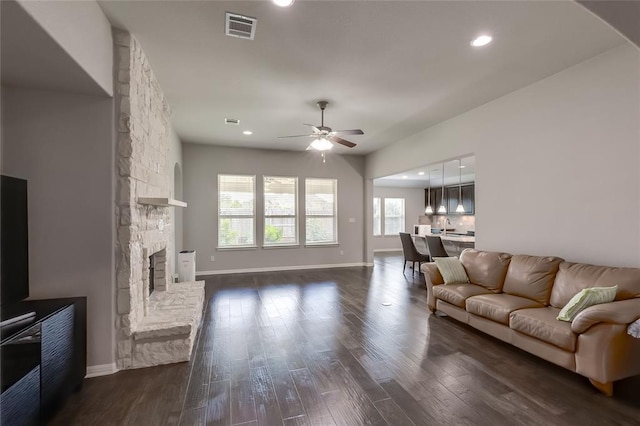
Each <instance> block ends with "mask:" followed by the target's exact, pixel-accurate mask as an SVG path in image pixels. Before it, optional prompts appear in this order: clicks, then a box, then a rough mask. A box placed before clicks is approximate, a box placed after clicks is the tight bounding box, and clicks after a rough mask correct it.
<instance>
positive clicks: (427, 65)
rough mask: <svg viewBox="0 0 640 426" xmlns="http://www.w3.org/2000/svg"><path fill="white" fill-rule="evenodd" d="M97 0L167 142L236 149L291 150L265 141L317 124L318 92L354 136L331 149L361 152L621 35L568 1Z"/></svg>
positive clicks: (298, 142) (336, 122) (329, 114)
mask: <svg viewBox="0 0 640 426" xmlns="http://www.w3.org/2000/svg"><path fill="white" fill-rule="evenodd" d="M100 5H101V7H102V8H103V10H104V11H105V13H106V15H107V17H108V18H109V19H110V20H111V22H112V23H113V24H114V26H117V27H120V28H124V29H127V30H129V31H130V32H132V33H133V35H134V36H135V37H136V38H137V39H138V40H139V41H140V43H141V44H142V46H143V48H144V50H145V52H146V54H147V56H148V58H149V61H150V63H151V66H152V68H153V69H154V72H155V74H156V76H157V77H158V80H159V81H160V84H161V86H162V88H163V90H164V91H165V94H166V96H167V98H168V100H169V103H170V105H171V109H172V111H173V123H174V126H175V129H176V131H177V132H178V134H179V136H180V138H181V139H182V140H183V141H186V142H195V143H207V144H217V145H231V146H239V147H255V148H271V149H291V150H304V149H305V148H306V147H307V146H308V144H309V140H308V139H304V138H300V139H278V138H277V137H278V136H282V135H292V134H293V135H295V134H302V133H305V132H307V130H308V128H307V127H305V126H303V124H302V123H312V124H319V121H320V113H319V111H318V109H317V107H316V101H318V100H320V99H326V100H328V101H330V105H329V106H328V108H327V111H326V113H325V124H326V125H327V126H330V127H333V128H334V129H351V128H361V129H363V130H364V131H365V135H363V136H351V137H348V138H347V139H350V140H352V141H353V142H356V143H357V144H358V146H357V147H356V148H353V149H348V148H344V147H341V146H338V147H336V148H335V151H337V152H340V153H347V152H348V153H352V154H366V153H369V152H372V151H374V150H377V149H379V148H381V147H383V146H386V145H388V144H391V143H393V142H396V141H398V140H400V139H402V138H404V137H407V136H409V135H411V134H414V133H416V132H418V131H421V130H423V129H425V128H427V127H429V126H431V125H433V124H435V123H438V122H440V121H443V120H445V119H447V118H450V117H453V116H456V115H458V114H460V113H462V112H464V111H467V110H469V109H472V108H474V107H476V106H479V105H481V104H483V103H486V102H488V101H490V100H492V99H495V98H497V97H500V96H502V95H504V94H506V93H509V92H511V91H513V90H516V89H518V88H520V87H523V86H526V85H528V84H530V83H532V82H535V81H537V80H540V79H542V78H544V77H546V76H549V75H551V74H554V73H556V72H558V71H560V70H562V69H564V68H567V67H569V66H571V65H573V64H576V63H578V62H581V61H583V60H585V59H587V58H590V57H592V56H594V55H596V54H598V53H600V52H602V51H604V50H606V49H609V48H611V47H613V46H615V45H617V44H620V43H622V42H624V41H623V39H622V38H621V37H620V36H618V35H617V33H615V31H613V30H612V29H610V28H609V27H608V26H607V25H606V24H604V23H602V22H601V21H600V20H599V19H597V18H595V17H594V16H592V15H591V14H590V13H589V12H588V11H586V10H585V9H583V7H582V6H580V5H579V4H576V3H574V2H573V1H509V2H506V1H495V2H490V1H486V2H485V1H446V2H445V1H441V2H439V1H408V2H404V1H302V0H298V1H297V2H296V3H295V4H294V5H293V6H292V7H290V8H284V9H283V8H278V7H276V6H274V5H273V4H272V3H271V2H270V1H268V0H263V1H231V2H223V1H193V2H191V1H101V2H100ZM226 11H230V12H236V13H240V14H243V15H247V16H251V17H256V18H257V19H258V23H257V28H256V38H255V40H254V41H249V40H243V39H238V38H232V37H226V36H225V35H224V17H225V12H226ZM485 32H486V33H490V34H492V35H493V37H494V42H493V43H492V44H490V45H489V46H486V47H484V48H472V47H471V46H470V45H469V42H470V41H471V39H472V38H474V37H475V36H477V35H478V34H480V33H485ZM225 118H238V119H240V120H241V123H240V126H228V125H225V124H224V119H225ZM247 129H248V130H252V131H253V135H252V136H244V135H243V134H242V131H243V130H247Z"/></svg>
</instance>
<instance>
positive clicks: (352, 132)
mask: <svg viewBox="0 0 640 426" xmlns="http://www.w3.org/2000/svg"><path fill="white" fill-rule="evenodd" d="M332 133H336V134H338V133H340V134H343V135H364V132H363V131H362V130H360V129H352V130H335V131H333V132H332Z"/></svg>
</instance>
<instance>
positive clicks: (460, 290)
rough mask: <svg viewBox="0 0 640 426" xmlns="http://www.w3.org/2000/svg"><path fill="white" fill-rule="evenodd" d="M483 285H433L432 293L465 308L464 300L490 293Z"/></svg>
mask: <svg viewBox="0 0 640 426" xmlns="http://www.w3.org/2000/svg"><path fill="white" fill-rule="evenodd" d="M490 293H491V292H490V291H489V290H487V289H486V288H484V287H480V286H479V285H474V284H449V285H435V286H433V295H434V296H435V297H436V298H438V299H442V300H444V301H445V302H449V303H451V304H452V305H455V306H458V307H460V308H462V309H465V300H467V299H468V298H469V297H471V296H477V295H479V294H490Z"/></svg>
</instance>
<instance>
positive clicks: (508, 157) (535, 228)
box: [366, 45, 640, 267]
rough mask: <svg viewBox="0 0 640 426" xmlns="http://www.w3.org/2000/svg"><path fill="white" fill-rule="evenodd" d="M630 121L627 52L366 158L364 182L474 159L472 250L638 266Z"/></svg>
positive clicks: (634, 98)
mask: <svg viewBox="0 0 640 426" xmlns="http://www.w3.org/2000/svg"><path fill="white" fill-rule="evenodd" d="M638 117H640V53H639V51H638V50H637V49H636V48H635V47H633V46H632V45H623V46H621V47H617V48H614V49H611V50H609V51H607V52H604V53H603V54H601V55H598V56H596V57H594V58H591V59H589V60H587V61H585V62H583V63H580V64H578V65H575V66H573V67H571V68H568V69H566V70H564V71H562V72H559V73H557V74H555V75H553V76H550V77H548V78H546V79H544V80H541V81H539V82H537V83H534V84H532V85H530V86H527V87H524V88H522V89H520V90H517V91H515V92H512V93H510V94H508V95H506V96H504V97H502V98H499V99H496V100H495V101H492V102H489V103H487V104H485V105H483V106H481V107H478V108H476V109H474V110H471V111H469V112H467V113H464V114H461V115H459V116H457V117H454V118H452V119H450V120H447V121H445V122H442V123H440V124H437V125H435V126H433V127H431V128H429V129H427V130H425V131H423V132H421V133H419V134H416V135H414V136H412V137H410V138H407V139H405V140H403V141H400V142H398V143H396V144H394V145H392V146H389V147H387V148H384V149H382V150H379V151H377V152H375V153H372V154H370V155H369V156H367V172H366V174H367V177H368V178H373V177H380V176H386V175H390V174H393V173H396V172H398V171H402V170H408V169H411V168H414V167H419V166H421V165H423V164H428V163H435V162H440V161H443V160H447V159H450V158H455V157H458V156H463V155H466V154H469V153H475V155H476V186H475V190H476V194H475V196H476V247H478V248H480V249H485V250H499V251H508V252H512V253H527V254H534V255H557V256H561V257H564V258H566V259H568V260H573V261H579V262H589V263H596V264H606V265H612V266H636V267H637V266H640V221H638V219H637V218H638V217H640V127H639V126H638ZM407 153H411V155H407ZM626 218H629V220H625V219H626ZM631 218H633V219H631Z"/></svg>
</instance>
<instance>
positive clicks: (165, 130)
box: [114, 30, 204, 369]
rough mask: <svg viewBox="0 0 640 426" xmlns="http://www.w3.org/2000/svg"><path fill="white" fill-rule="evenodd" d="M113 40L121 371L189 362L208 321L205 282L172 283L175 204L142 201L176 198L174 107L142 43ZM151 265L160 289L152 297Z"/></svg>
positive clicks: (121, 37)
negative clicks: (172, 143) (202, 323)
mask: <svg viewBox="0 0 640 426" xmlns="http://www.w3.org/2000/svg"><path fill="white" fill-rule="evenodd" d="M114 40H115V50H116V52H117V55H116V57H117V66H118V72H117V85H116V87H117V105H118V129H117V130H118V149H117V161H116V165H117V166H116V167H117V176H118V182H117V198H116V213H117V229H118V248H117V256H118V257H117V259H118V264H117V282H118V290H117V291H118V293H117V309H118V312H117V314H118V320H117V334H116V339H117V354H116V360H117V366H118V368H119V369H126V368H139V367H148V366H152V365H159V364H168V363H173V362H181V361H188V360H189V358H190V356H191V351H192V349H193V344H194V341H195V336H196V333H197V331H198V327H199V325H200V321H201V319H202V309H203V302H204V282H202V281H199V282H192V283H175V284H174V283H172V271H171V267H172V262H171V259H173V256H174V250H175V248H174V247H173V235H174V228H173V223H172V215H171V213H170V210H169V209H170V208H173V207H165V206H152V205H146V204H140V203H138V198H144V197H168V196H170V195H171V190H172V188H173V165H172V164H170V163H169V161H170V160H169V149H170V140H169V136H170V129H171V124H170V110H169V106H168V104H167V102H166V100H165V97H164V94H163V92H162V89H161V88H160V85H159V84H158V81H157V80H156V78H155V76H154V74H153V70H152V69H151V66H150V65H149V62H148V61H147V58H146V56H145V54H144V51H143V50H142V48H141V46H140V44H139V43H138V41H137V40H136V39H135V38H133V37H131V35H130V34H129V33H127V32H124V31H119V30H114ZM154 254H155V256H154V259H153V260H152V259H150V256H152V255H154ZM152 261H153V265H152V264H151V262H152ZM151 266H153V272H154V277H153V287H154V291H153V292H152V293H151V294H150V288H149V287H150V286H149V284H150V281H149V280H150V275H149V274H150V267H151Z"/></svg>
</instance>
